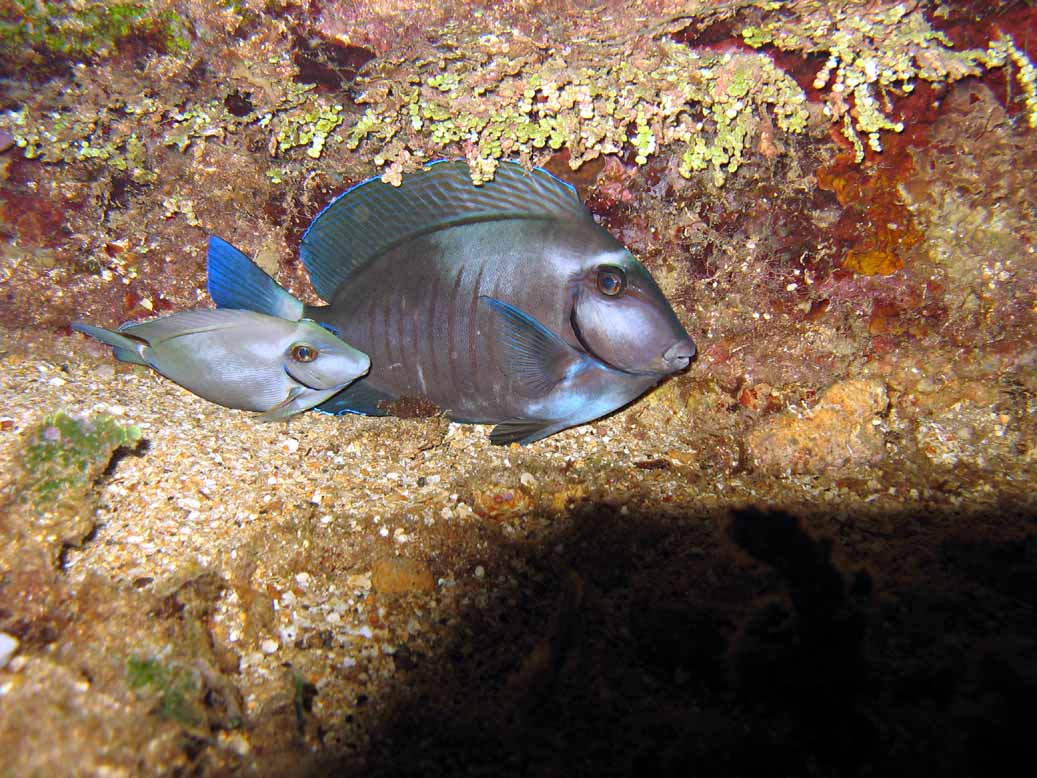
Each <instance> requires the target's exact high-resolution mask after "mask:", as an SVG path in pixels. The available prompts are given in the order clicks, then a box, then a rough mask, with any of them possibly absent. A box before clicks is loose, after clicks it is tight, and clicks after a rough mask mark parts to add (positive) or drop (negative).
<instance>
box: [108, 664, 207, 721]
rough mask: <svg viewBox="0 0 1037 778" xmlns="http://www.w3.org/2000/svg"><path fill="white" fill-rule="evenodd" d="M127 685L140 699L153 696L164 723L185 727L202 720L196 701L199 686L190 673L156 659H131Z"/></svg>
mask: <svg viewBox="0 0 1037 778" xmlns="http://www.w3.org/2000/svg"><path fill="white" fill-rule="evenodd" d="M126 681H127V683H128V684H129V686H130V688H131V689H133V690H134V691H136V692H137V693H138V694H141V695H153V696H154V697H155V699H156V701H157V702H156V708H155V712H156V713H158V715H159V716H161V717H162V718H164V719H169V720H171V721H175V722H176V723H178V724H182V725H184V726H196V725H198V724H201V723H202V722H203V721H204V720H205V716H204V715H203V714H202V712H201V710H200V709H199V707H198V705H197V703H196V702H195V697H196V696H197V694H198V691H199V688H200V684H199V683H198V679H196V678H195V677H194V675H193V674H192V673H190V672H189V671H187V670H184V669H182V668H178V667H176V666H174V665H166V664H163V663H162V662H160V661H158V660H157V659H150V658H142V657H130V658H129V659H127V660H126Z"/></svg>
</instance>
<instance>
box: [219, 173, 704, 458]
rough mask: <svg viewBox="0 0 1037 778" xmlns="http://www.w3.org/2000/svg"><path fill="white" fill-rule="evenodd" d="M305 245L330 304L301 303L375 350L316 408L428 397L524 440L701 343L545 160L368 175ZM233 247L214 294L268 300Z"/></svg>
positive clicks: (362, 409) (385, 405)
mask: <svg viewBox="0 0 1037 778" xmlns="http://www.w3.org/2000/svg"><path fill="white" fill-rule="evenodd" d="M300 251H301V254H302V260H303V262H304V264H305V265H306V268H307V270H308V271H309V274H310V279H311V281H312V282H313V286H314V289H315V290H316V292H317V294H319V295H320V296H321V297H322V298H324V299H325V300H327V301H329V303H330V305H327V306H304V307H303V308H302V310H301V311H299V312H298V314H297V315H298V316H305V317H308V318H311V319H313V320H315V321H319V322H323V323H325V324H328V325H331V326H333V327H334V328H335V329H336V331H337V332H340V333H341V335H342V337H343V338H344V339H345V340H347V341H349V342H350V343H352V344H354V345H356V346H357V348H360V349H363V350H364V351H365V352H367V353H368V354H370V356H371V371H370V373H369V374H368V375H367V376H366V377H365V378H364V379H362V380H360V381H357V382H356V383H355V384H353V385H352V386H350V387H349V388H348V389H346V390H345V391H343V392H340V393H339V394H337V395H336V396H335V397H333V398H331V399H330V400H328V401H326V402H324V403H322V404H321V405H319V406H318V407H317V410H320V411H325V412H329V413H362V414H369V415H385V414H386V413H388V412H390V411H391V410H392V409H393V408H394V407H396V406H397V405H398V404H399V403H400V402H403V401H409V400H418V401H424V402H429V403H432V404H434V405H435V406H437V407H439V408H441V409H443V410H444V411H445V412H446V413H447V415H448V416H449V417H450V418H451V419H453V420H454V421H459V422H469V423H493V424H496V425H497V426H496V428H495V429H494V430H493V432H492V433H491V435H490V439H491V440H492V441H493V442H494V443H502V444H503V443H512V442H518V443H530V442H532V441H535V440H539V439H541V438H544V437H547V436H548V435H552V434H554V433H556V432H558V431H560V430H563V429H566V428H568V427H572V426H575V425H578V424H583V423H585V422H588V421H591V420H593V419H597V418H599V417H601V416H604V415H606V414H609V413H611V412H613V411H615V410H617V409H618V408H621V407H623V406H624V405H626V404H628V403H630V402H631V401H633V400H634V399H636V398H637V397H639V396H640V395H641V394H643V393H644V392H645V391H647V390H648V389H649V388H651V387H652V386H654V385H655V384H656V383H658V382H659V381H660V380H662V379H663V378H664V377H665V376H667V375H670V374H672V373H675V372H678V371H681V370H683V369H685V368H687V366H688V365H689V363H690V362H691V360H692V358H693V357H694V356H695V344H694V343H693V342H692V340H691V338H690V337H688V333H687V332H685V330H684V327H683V326H682V325H681V323H680V322H679V321H678V319H677V316H676V315H675V314H674V312H673V309H672V308H671V307H670V304H669V303H668V302H667V300H666V298H665V297H664V296H663V294H662V292H661V291H660V290H659V287H658V286H657V285H656V283H655V281H654V279H653V278H652V276H651V275H650V274H649V272H648V270H647V269H646V268H645V267H644V266H643V265H642V264H641V263H640V262H638V261H637V260H636V259H635V258H634V256H633V255H632V254H631V253H630V252H629V251H627V249H626V248H624V247H623V246H622V244H620V243H619V242H618V241H617V240H616V239H615V238H613V237H612V236H611V235H610V234H609V233H608V232H607V231H606V230H604V229H603V228H602V227H600V226H598V224H597V223H596V222H595V221H594V218H593V216H592V215H591V213H590V211H589V210H587V208H586V207H585V206H584V205H583V204H582V203H581V202H580V200H579V198H578V197H577V195H576V191H575V189H573V187H571V186H570V185H569V184H567V183H565V182H563V181H561V180H559V179H557V178H555V177H554V176H552V175H551V174H550V173H548V172H547V171H544V170H540V169H538V170H535V171H533V172H532V173H527V172H526V171H524V170H523V169H522V167H521V166H519V165H518V164H515V163H504V164H501V166H500V167H499V168H498V170H497V174H496V176H495V178H494V179H493V180H492V181H489V182H486V183H484V184H482V185H480V186H476V185H474V184H473V183H472V181H471V178H470V176H469V171H468V167H467V165H466V164H465V163H464V162H463V161H455V162H447V161H442V162H438V163H434V164H432V165H430V166H428V167H427V168H426V169H425V170H423V171H421V172H419V173H415V174H414V175H411V176H408V177H405V178H404V180H403V183H402V185H401V186H399V187H394V186H391V185H389V184H385V183H383V182H381V181H380V180H378V179H371V180H369V181H366V182H364V183H362V184H358V185H357V186H355V187H353V188H352V189H350V190H349V191H347V192H345V193H344V194H343V195H340V196H339V197H338V198H337V199H335V200H334V201H332V203H331V204H330V205H328V206H327V208H325V209H324V210H323V211H322V212H321V213H320V214H318V215H317V217H316V218H315V219H314V220H313V223H312V224H311V225H310V226H309V228H308V229H307V231H306V233H305V234H304V235H303V239H302V246H301V249H300ZM223 258H224V259H231V258H230V257H226V256H224V257H223ZM233 259H235V260H237V262H236V263H235V262H221V263H216V265H217V266H218V269H219V273H220V277H219V278H218V279H217V280H216V282H215V283H213V279H212V269H213V266H214V263H213V262H212V261H211V260H210V292H211V294H212V297H213V299H214V300H215V301H216V304H217V305H218V306H220V307H234V308H252V309H254V310H264V308H263V307H262V306H263V305H267V304H269V303H261V304H260V305H259V306H258V307H257V306H254V305H251V304H249V302H248V300H247V299H245V297H244V296H243V295H242V294H241V293H240V291H239V290H238V288H237V287H236V285H235V284H234V283H231V282H230V281H229V280H228V279H246V283H245V286H248V285H251V284H253V283H254V279H255V278H256V275H257V273H258V274H262V271H261V270H259V268H257V267H256V266H255V265H254V264H252V262H251V260H249V259H248V258H247V257H245V256H244V255H239V256H236V257H234V258H233ZM245 265H248V266H250V267H246V266H245ZM282 315H283V314H282Z"/></svg>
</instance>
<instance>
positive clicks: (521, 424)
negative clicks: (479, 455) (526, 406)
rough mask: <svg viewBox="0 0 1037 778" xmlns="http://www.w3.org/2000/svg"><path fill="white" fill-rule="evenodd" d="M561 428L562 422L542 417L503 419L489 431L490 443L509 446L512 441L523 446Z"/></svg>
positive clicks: (562, 426) (563, 426) (552, 433)
mask: <svg viewBox="0 0 1037 778" xmlns="http://www.w3.org/2000/svg"><path fill="white" fill-rule="evenodd" d="M562 429H565V425H564V424H558V423H557V422H554V421H545V420H543V419H516V420H514V421H505V422H502V423H501V424H498V425H497V426H496V427H494V428H493V429H492V430H491V431H490V443H492V444H493V445H495V446H509V445H511V444H512V443H518V444H519V445H522V446H525V445H526V444H528V443H535V442H536V441H538V440H542V439H544V438H546V437H548V436H549V435H554V434H555V433H556V432H558V431H559V430H562Z"/></svg>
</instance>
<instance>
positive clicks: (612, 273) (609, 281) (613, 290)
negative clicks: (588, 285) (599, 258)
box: [598, 265, 627, 297]
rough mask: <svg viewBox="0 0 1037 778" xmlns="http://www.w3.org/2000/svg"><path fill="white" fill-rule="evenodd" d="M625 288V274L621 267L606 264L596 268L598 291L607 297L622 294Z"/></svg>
mask: <svg viewBox="0 0 1037 778" xmlns="http://www.w3.org/2000/svg"><path fill="white" fill-rule="evenodd" d="M626 288H627V276H626V273H624V272H623V270H622V268H618V267H613V266H612V265H607V266H605V267H602V268H598V291H599V292H601V293H602V294H603V295H606V296H608V297H616V296H617V295H621V294H623V292H625V291H626Z"/></svg>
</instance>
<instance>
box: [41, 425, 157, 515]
mask: <svg viewBox="0 0 1037 778" xmlns="http://www.w3.org/2000/svg"><path fill="white" fill-rule="evenodd" d="M140 439H141V432H140V428H139V427H136V426H134V425H132V424H131V425H122V424H119V423H118V422H117V421H115V420H114V419H113V418H111V417H110V416H103V415H102V416H95V417H93V418H91V419H87V418H85V417H76V416H70V415H68V414H67V413H62V412H59V413H55V414H52V415H50V416H47V417H46V418H45V419H44V420H43V421H42V422H40V424H39V425H37V426H36V428H35V429H33V430H32V431H31V432H30V433H29V436H28V443H27V445H26V447H25V451H24V453H23V454H22V469H23V477H24V481H23V489H22V493H23V495H24V496H25V497H26V499H27V500H28V502H29V503H30V504H31V505H32V506H33V507H35V508H37V509H38V510H47V509H48V508H52V507H54V506H56V505H58V504H60V503H62V502H65V501H68V500H72V501H75V500H77V499H79V498H81V497H82V495H83V493H84V492H85V491H86V490H88V489H89V488H90V487H91V486H92V485H93V482H94V481H95V480H97V478H98V477H99V476H100V475H101V473H103V472H104V470H105V468H106V467H108V463H109V462H110V461H111V459H112V455H113V454H114V453H115V452H116V451H117V450H118V449H120V448H124V447H125V448H135V447H136V446H137V444H138V443H139V442H140Z"/></svg>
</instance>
